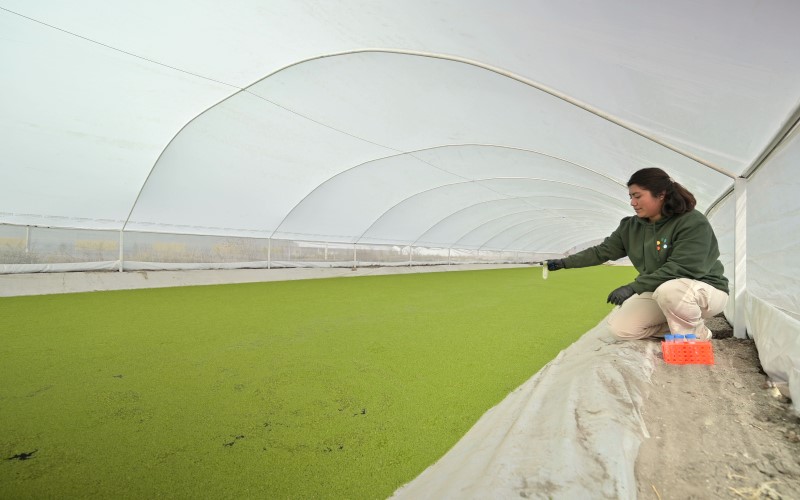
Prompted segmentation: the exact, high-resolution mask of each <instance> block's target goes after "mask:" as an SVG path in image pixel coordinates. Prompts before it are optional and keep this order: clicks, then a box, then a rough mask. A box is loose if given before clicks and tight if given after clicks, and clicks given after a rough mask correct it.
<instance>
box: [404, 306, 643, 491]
mask: <svg viewBox="0 0 800 500" xmlns="http://www.w3.org/2000/svg"><path fill="white" fill-rule="evenodd" d="M657 349H658V347H657V343H655V342H624V341H615V340H613V337H612V335H611V333H610V331H609V330H608V327H607V325H606V320H605V319H604V320H603V321H602V322H601V323H600V324H598V325H597V326H596V327H595V328H593V329H592V330H590V331H589V332H587V333H586V334H584V335H583V336H582V337H581V338H580V339H579V340H578V341H577V342H575V343H574V344H572V345H571V346H570V347H569V348H567V349H565V350H564V351H562V352H561V353H560V354H559V355H558V356H557V357H556V358H555V359H554V360H553V361H551V362H550V363H548V364H547V365H546V366H545V367H544V368H542V369H541V370H540V371H539V373H537V374H536V375H535V376H534V377H532V378H531V379H529V380H528V381H527V382H525V383H524V384H523V385H522V386H520V387H519V388H517V389H516V390H514V391H513V392H512V393H511V394H509V395H508V396H507V397H506V398H505V399H504V400H503V401H502V402H500V403H499V404H498V405H497V406H495V407H494V408H492V409H491V410H489V411H488V412H486V414H484V415H483V417H481V419H480V420H479V421H478V422H477V423H476V424H475V425H474V426H473V427H472V429H470V430H469V432H467V434H466V435H465V436H464V437H463V438H462V439H461V440H460V441H459V442H458V443H457V444H456V445H455V446H454V447H453V448H452V449H451V450H450V451H449V452H448V453H447V454H445V456H444V457H442V458H441V459H440V460H439V461H437V462H436V463H435V464H434V465H432V466H430V467H429V468H428V469H427V470H425V471H424V472H423V473H422V474H420V475H419V476H418V477H417V478H416V479H415V480H414V481H412V482H410V483H409V484H407V485H405V486H403V487H402V488H400V489H398V490H397V491H396V492H395V494H394V496H393V498H396V499H414V500H419V499H482V498H616V499H634V498H636V488H637V484H636V478H635V476H634V463H635V460H636V455H637V452H638V450H639V445H640V444H641V442H642V440H643V439H645V438H647V437H649V435H648V433H647V428H646V427H645V426H644V421H643V419H642V415H641V410H642V406H643V403H644V401H645V399H646V398H647V394H648V393H649V389H650V375H651V374H652V372H653V368H654V366H655V351H656V350H657Z"/></svg>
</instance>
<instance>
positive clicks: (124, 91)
mask: <svg viewBox="0 0 800 500" xmlns="http://www.w3.org/2000/svg"><path fill="white" fill-rule="evenodd" d="M798 19H800V3H797V2H794V1H790V0H785V1H771V2H760V1H755V0H753V1H749V0H737V1H735V2H730V1H722V0H710V1H706V2H699V3H698V2H689V1H685V0H679V1H674V2H656V1H653V0H645V1H630V0H624V1H623V0H618V1H608V2H585V1H565V2H540V1H509V2H502V3H495V2H488V1H468V2H461V1H455V0H451V1H440V2H427V1H425V2H423V1H409V2H394V1H377V2H374V1H325V2H312V1H302V0H285V1H270V2H255V1H245V2H188V1H175V2H166V3H165V2H153V1H141V2H111V3H109V2H100V1H92V0H87V1H84V2H77V3H74V2H73V3H65V2H55V1H44V2H25V1H21V0H0V33H2V37H0V63H2V67H3V77H2V79H0V95H2V98H1V99H0V133H2V137H3V139H2V141H3V142H2V146H3V147H2V166H1V167H0V168H2V182H0V247H2V246H3V245H4V244H6V243H7V244H8V245H11V246H13V245H16V244H17V243H15V242H18V241H22V240H23V239H24V238H27V236H21V235H25V234H28V233H30V232H31V230H33V232H36V231H40V230H41V231H45V230H46V231H49V232H50V233H48V234H56V233H57V234H58V235H61V236H64V237H66V238H73V240H76V241H78V240H79V241H78V243H80V244H81V245H84V247H87V246H88V247H92V248H99V249H101V250H102V251H98V254H97V256H96V257H92V258H88V259H85V261H84V262H82V263H80V264H75V263H74V262H73V261H71V260H70V261H64V262H62V263H59V261H54V262H51V261H46V262H38V263H29V261H25V260H8V261H0V272H3V273H19V272H31V271H59V270H62V271H63V270H78V269H83V270H90V269H102V268H105V269H112V268H114V267H115V266H116V267H119V269H123V268H124V269H128V270H130V269H138V268H148V269H158V268H161V269H174V268H184V269H185V268H192V267H195V266H199V267H209V266H210V267H226V266H228V265H229V263H228V261H224V262H223V261H222V259H220V262H216V261H215V262H211V263H209V262H207V261H203V262H202V263H198V261H193V260H191V256H189V257H186V256H185V255H182V258H183V260H180V259H178V260H177V261H176V260H169V259H165V260H164V261H161V262H141V261H137V259H136V258H135V256H134V257H127V258H126V257H123V255H122V254H123V250H124V249H125V248H126V247H127V246H128V245H131V244H132V243H130V242H131V241H133V242H134V243H133V244H136V242H137V241H143V238H145V237H151V236H143V235H153V234H156V235H158V234H162V235H169V237H170V238H173V237H176V235H183V236H184V237H185V238H189V239H191V238H199V237H206V238H212V239H213V238H218V239H219V240H214V241H218V244H217V246H220V245H224V244H225V241H226V240H224V238H239V239H240V240H237V241H244V240H245V239H247V241H252V246H253V247H254V248H253V249H252V254H253V255H256V257H249V256H248V255H250V254H248V255H245V256H244V257H240V258H239V260H240V261H243V262H239V264H240V267H259V266H263V259H262V258H261V257H258V256H260V255H263V254H264V252H267V253H269V254H270V255H272V253H274V252H275V248H276V246H277V245H279V244H280V243H279V242H281V241H307V242H312V243H314V244H316V245H318V247H319V248H322V245H324V251H325V255H326V257H327V255H328V252H329V250H330V251H331V252H334V253H335V252H340V254H342V255H344V253H345V252H349V251H352V252H356V251H357V250H358V249H359V248H361V247H364V248H367V247H368V246H369V245H394V246H398V247H408V248H409V249H410V250H409V251H408V254H409V255H410V256H411V257H410V258H412V259H413V257H414V251H413V250H411V249H413V248H415V247H419V248H423V247H424V248H429V249H439V250H444V251H446V252H447V255H448V259H450V255H451V254H452V253H453V252H456V253H457V252H470V251H492V252H499V253H502V252H517V253H520V252H526V253H527V255H529V256H535V257H536V258H544V257H547V256H557V255H564V254H565V253H567V252H569V251H571V250H572V249H575V248H580V247H581V246H585V245H587V244H589V243H590V242H596V241H598V240H600V239H602V238H603V237H604V236H606V235H608V234H609V233H610V232H611V231H612V230H613V229H614V228H615V227H616V226H617V224H618V222H619V219H620V218H622V217H625V216H628V215H631V214H632V213H631V210H630V207H629V206H628V201H627V188H626V186H625V183H626V181H627V179H628V178H629V177H630V174H631V173H632V172H634V171H635V170H637V169H639V168H642V167H650V166H657V167H662V168H664V169H665V170H667V171H668V172H669V173H670V174H671V175H672V177H673V178H674V179H675V180H677V181H678V182H680V183H682V184H684V185H686V186H687V187H688V188H689V190H690V191H692V192H693V193H694V194H695V195H696V197H697V200H698V209H699V210H701V211H704V212H706V213H707V214H708V216H709V219H710V220H711V222H712V225H713V226H714V227H715V231H716V233H717V235H718V238H719V240H720V245H721V251H722V257H721V258H722V260H723V263H724V265H725V269H726V275H727V276H728V278H729V279H730V281H731V285H732V288H731V290H732V291H733V290H734V289H735V288H734V287H737V286H738V288H739V290H741V292H742V293H740V294H739V296H738V297H735V296H734V295H735V294H733V293H732V294H731V300H730V301H729V304H728V310H727V311H726V315H727V316H728V317H729V318H732V317H733V316H734V315H735V311H739V313H741V312H742V311H743V312H744V318H745V323H746V327H747V332H748V334H749V335H750V336H752V337H753V338H754V339H755V341H756V344H757V346H758V349H759V356H760V358H761V361H762V364H763V366H764V369H765V370H766V371H767V373H768V374H769V375H770V376H771V377H772V378H773V379H774V380H776V381H780V382H783V383H786V384H788V386H789V388H790V390H791V392H792V394H795V395H797V394H800V303H798V300H800V299H798V297H800V289H798V287H799V286H800V285H799V284H798V283H800V280H798V279H797V278H798V276H800V272H798V270H799V266H798V264H797V258H796V255H798V254H800V252H798V250H800V230H799V229H800V227H799V226H800V201H798V200H799V199H800V198H799V197H798V196H797V194H796V193H798V192H799V191H800V190H799V189H798V188H800V186H799V185H798V184H800V181H798V176H797V175H796V171H797V165H798V164H799V163H800V138H799V137H798V127H797V120H798V116H799V115H800V112H799V111H798V105H799V104H800V51H798V50H797V47H799V46H800V30H798V29H797V21H798ZM734 178H738V180H736V181H734ZM734 186H736V187H737V189H736V190H735V191H734V190H733V188H734ZM731 193H733V194H731ZM45 228H49V229H45ZM26 232H27V233H26ZM86 234H92V235H94V236H89V237H87V236H85V235H86ZM75 235H80V236H75ZM745 235H746V238H745ZM61 236H59V237H61ZM165 237H166V236H165ZM102 238H106V240H104V241H105V242H103V241H101V242H99V243H98V242H95V243H92V240H93V239H102ZM137 238H139V240H137ZM123 240H124V241H125V242H126V243H123ZM4 241H5V242H6V243H4ZM87 241H88V242H89V243H87ZM108 242H111V243H110V245H111V246H110V247H109V246H108V245H107V243H108ZM117 242H118V243H117ZM12 244H13V245H12ZM117 244H118V245H119V254H120V255H119V257H117V256H116V255H114V251H112V252H110V253H111V255H109V251H108V248H111V249H112V250H113V249H115V248H116V247H115V246H114V245H117ZM170 244H171V243H170V242H166V243H163V245H164V246H169V245H170ZM14 248H16V247H14ZM265 248H266V249H267V250H264V249H265ZM286 248H288V249H289V250H291V248H289V247H288V246H287V247H286ZM103 249H105V250H103ZM23 250H24V251H27V249H25V248H23ZM21 252H22V251H21ZM22 253H24V252H22ZM283 258H284V257H280V258H278V260H280V259H283ZM115 259H118V260H115ZM337 259H339V260H340V261H341V260H346V259H345V257H341V256H337ZM125 260H127V261H131V262H123V261H125ZM212 260H213V259H212ZM353 260H356V259H355V258H354V259H353ZM269 265H271V263H270V264H269ZM285 265H295V261H292V260H291V259H290V258H289V257H287V258H286V259H285ZM745 270H746V272H745ZM734 271H736V272H734ZM737 277H738V278H742V279H741V280H740V282H739V283H738V285H737ZM737 302H738V304H737ZM737 306H738V307H739V308H738V309H735V308H736V307H737ZM797 399H798V398H795V400H797ZM795 405H797V403H795Z"/></svg>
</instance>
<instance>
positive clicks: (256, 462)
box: [0, 266, 635, 498]
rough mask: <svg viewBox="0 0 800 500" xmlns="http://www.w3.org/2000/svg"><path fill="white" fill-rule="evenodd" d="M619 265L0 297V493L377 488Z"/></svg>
mask: <svg viewBox="0 0 800 500" xmlns="http://www.w3.org/2000/svg"><path fill="white" fill-rule="evenodd" d="M634 276H635V271H634V270H633V269H631V268H628V267H605V266H604V267H596V268H590V269H581V270H570V269H568V270H564V271H559V272H557V273H550V277H549V279H548V280H547V281H544V280H542V279H541V270H540V269H539V268H521V269H503V270H486V271H463V272H442V273H424V274H405V275H391V276H373V277H358V278H337V279H323V280H305V281H287V282H271V283H250V284H236V285H217V286H197V287H181V288H163V289H150V290H127V291H115V292H95V293H81V294H65V295H50V296H34V297H14V298H2V299H0V324H2V330H1V331H0V377H2V380H3V384H2V386H1V387H0V497H3V498H53V497H60V498H66V497H81V498H101V497H102V498H110V497H115V498H152V497H157V496H158V497H169V498H385V497H387V496H389V495H391V493H392V492H393V491H394V490H395V489H396V488H397V487H399V486H401V485H402V484H404V483H406V482H408V481H410V480H412V479H413V478H414V477H415V476H416V475H417V474H419V473H420V472H422V471H423V470H424V469H425V468H426V467H427V466H429V465H430V464H432V463H433V462H435V461H436V460H437V459H438V458H440V457H441V456H442V455H443V454H444V453H445V452H446V451H447V450H448V449H449V448H450V447H452V446H453V445H454V444H455V443H456V441H458V439H459V438H460V437H461V436H463V435H464V434H465V433H466V432H467V431H468V430H469V428H470V427H471V426H472V425H473V424H474V423H475V422H476V421H477V420H478V418H480V416H481V415H482V414H483V413H484V412H485V411H486V410H488V409H489V408H491V407H492V406H494V405H496V404H497V403H499V402H500V401H501V400H502V399H503V398H504V397H505V396H506V395H507V394H508V393H509V392H510V391H512V390H513V389H514V388H516V387H518V386H519V385H520V384H522V383H523V382H524V381H525V380H527V379H528V378H530V377H531V376H533V375H534V374H535V373H536V372H537V371H538V370H539V369H540V368H541V367H542V366H544V365H545V364H546V363H547V362H548V361H550V360H551V359H553V358H554V357H555V356H556V355H557V354H558V353H559V352H560V351H561V350H562V349H564V348H566V347H567V346H569V345H570V344H571V343H572V342H573V341H575V340H576V339H577V338H578V337H580V336H581V335H582V334H583V333H584V332H586V331H587V330H589V329H590V328H592V327H593V326H595V325H596V324H597V323H598V321H600V320H601V319H602V318H603V317H604V316H605V315H606V314H607V313H608V312H609V311H610V309H611V306H609V305H608V304H606V303H605V298H606V296H607V294H608V292H609V291H611V290H612V289H614V288H616V287H617V286H619V285H621V284H624V283H627V282H629V281H630V280H631V279H632V278H633V277H634Z"/></svg>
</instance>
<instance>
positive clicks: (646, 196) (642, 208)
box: [628, 184, 664, 222]
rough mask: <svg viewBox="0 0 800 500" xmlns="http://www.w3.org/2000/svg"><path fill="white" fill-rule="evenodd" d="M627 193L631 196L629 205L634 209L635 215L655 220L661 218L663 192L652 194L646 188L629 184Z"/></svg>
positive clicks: (651, 220)
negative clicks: (656, 194) (657, 194)
mask: <svg viewBox="0 0 800 500" xmlns="http://www.w3.org/2000/svg"><path fill="white" fill-rule="evenodd" d="M628 195H630V197H631V206H632V207H633V209H634V210H635V211H636V215H637V216H639V217H641V218H643V219H647V220H649V221H650V222H655V221H657V220H658V219H660V218H661V207H662V206H663V205H664V194H663V193H662V194H661V195H660V196H653V193H651V192H650V191H648V190H647V189H645V188H643V187H641V186H639V185H637V184H631V185H630V186H628Z"/></svg>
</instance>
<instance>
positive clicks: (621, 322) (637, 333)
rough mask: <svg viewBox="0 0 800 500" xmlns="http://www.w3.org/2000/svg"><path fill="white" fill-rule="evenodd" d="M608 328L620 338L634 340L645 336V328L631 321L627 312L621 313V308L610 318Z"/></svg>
mask: <svg viewBox="0 0 800 500" xmlns="http://www.w3.org/2000/svg"><path fill="white" fill-rule="evenodd" d="M608 328H609V330H611V333H612V334H613V335H614V336H615V337H616V338H618V339H620V340H634V339H640V338H642V337H644V336H645V333H644V330H645V329H644V328H641V327H640V326H637V325H636V324H635V323H634V322H632V321H630V318H627V317H626V315H625V314H620V311H619V310H618V311H616V314H612V315H611V317H609V318H608Z"/></svg>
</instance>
